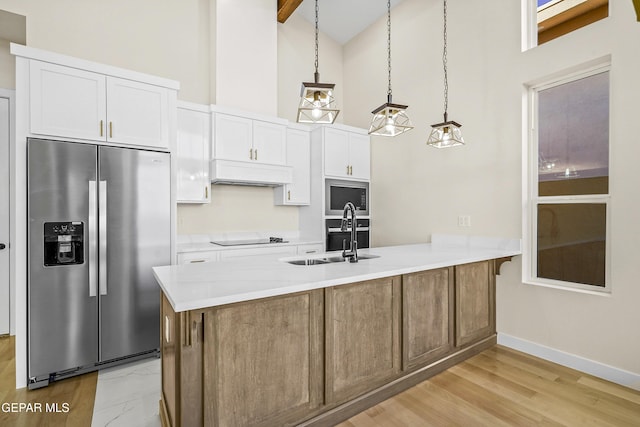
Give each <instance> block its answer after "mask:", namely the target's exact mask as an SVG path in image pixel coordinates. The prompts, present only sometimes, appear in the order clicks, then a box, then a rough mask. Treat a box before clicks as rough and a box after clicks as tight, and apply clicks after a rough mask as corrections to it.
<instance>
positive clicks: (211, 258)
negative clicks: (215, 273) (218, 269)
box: [178, 251, 220, 264]
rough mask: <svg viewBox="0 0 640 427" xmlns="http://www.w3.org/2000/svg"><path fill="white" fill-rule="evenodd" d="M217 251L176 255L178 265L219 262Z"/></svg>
mask: <svg viewBox="0 0 640 427" xmlns="http://www.w3.org/2000/svg"><path fill="white" fill-rule="evenodd" d="M219 255H220V254H219V252H218V251H201V252H183V253H179V254H178V264H200V263H203V262H216V261H218V260H219Z"/></svg>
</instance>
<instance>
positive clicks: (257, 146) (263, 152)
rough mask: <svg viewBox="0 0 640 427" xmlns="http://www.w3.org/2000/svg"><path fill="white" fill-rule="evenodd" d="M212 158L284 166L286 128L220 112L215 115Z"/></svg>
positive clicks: (285, 158)
mask: <svg viewBox="0 0 640 427" xmlns="http://www.w3.org/2000/svg"><path fill="white" fill-rule="evenodd" d="M215 121H216V123H215V140H214V147H215V148H214V150H215V153H214V158H215V159H219V160H236V161H240V162H257V163H262V164H270V165H284V164H285V163H286V160H287V157H286V156H287V145H286V144H287V141H286V127H285V126H284V125H281V124H278V123H270V122H266V121H261V120H252V119H250V118H246V117H240V116H234V115H229V114H223V113H216V114H215Z"/></svg>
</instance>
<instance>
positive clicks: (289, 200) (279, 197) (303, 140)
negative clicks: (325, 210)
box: [273, 128, 311, 205]
mask: <svg viewBox="0 0 640 427" xmlns="http://www.w3.org/2000/svg"><path fill="white" fill-rule="evenodd" d="M287 165H289V166H291V167H292V168H293V181H292V182H291V184H286V185H284V186H282V187H277V188H275V189H274V191H273V194H274V199H275V204H276V205H308V204H310V202H311V170H310V168H311V135H310V133H309V131H308V130H299V129H290V128H289V129H287Z"/></svg>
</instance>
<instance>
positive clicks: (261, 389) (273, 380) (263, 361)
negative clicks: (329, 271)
mask: <svg viewBox="0 0 640 427" xmlns="http://www.w3.org/2000/svg"><path fill="white" fill-rule="evenodd" d="M322 304H323V294H322V290H316V291H310V292H303V293H297V294H291V295H285V296H281V297H272V298H267V299H261V300H255V301H249V302H245V303H239V304H231V305H227V306H222V307H219V308H212V309H209V310H208V311H206V313H205V328H204V330H205V352H204V396H205V413H204V417H205V419H204V425H206V426H248V425H251V426H274V425H287V424H289V423H291V422H293V421H296V420H300V419H303V418H304V416H305V414H308V413H310V412H311V411H313V410H314V409H315V408H317V407H319V406H320V405H321V404H322V378H323V373H322V371H323V342H322V340H323V335H322V321H323V313H322Z"/></svg>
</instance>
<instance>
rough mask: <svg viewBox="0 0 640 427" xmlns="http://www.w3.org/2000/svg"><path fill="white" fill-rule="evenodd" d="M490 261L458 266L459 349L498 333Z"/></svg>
mask: <svg viewBox="0 0 640 427" xmlns="http://www.w3.org/2000/svg"><path fill="white" fill-rule="evenodd" d="M493 266H494V263H493V260H491V261H481V262H474V263H470V264H462V265H457V266H456V267H455V293H456V304H455V305H456V346H457V347H461V346H464V345H467V344H471V343H473V342H475V341H478V340H480V339H482V338H485V337H488V336H490V335H491V334H494V333H495V275H494V273H493V270H494V268H493Z"/></svg>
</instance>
